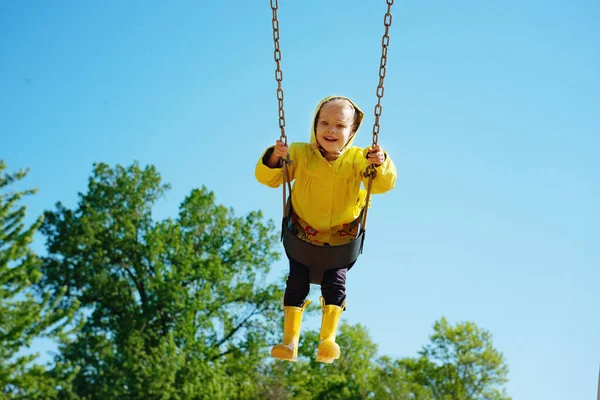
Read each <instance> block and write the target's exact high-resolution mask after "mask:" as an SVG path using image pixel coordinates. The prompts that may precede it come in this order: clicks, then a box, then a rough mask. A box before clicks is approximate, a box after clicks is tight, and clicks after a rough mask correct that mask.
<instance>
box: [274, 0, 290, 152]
mask: <svg viewBox="0 0 600 400" xmlns="http://www.w3.org/2000/svg"><path fill="white" fill-rule="evenodd" d="M278 3H279V2H278V0H271V10H273V20H272V25H273V43H274V45H275V50H274V52H273V56H274V58H275V64H276V65H277V69H276V70H275V79H276V80H277V103H278V108H279V128H280V129H281V135H280V136H279V140H282V141H283V142H284V143H285V144H286V145H287V136H286V135H285V111H284V110H283V88H282V87H281V81H283V71H282V70H281V48H280V45H279V20H278V19H277V8H278V7H279V4H278Z"/></svg>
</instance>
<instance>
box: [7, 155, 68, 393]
mask: <svg viewBox="0 0 600 400" xmlns="http://www.w3.org/2000/svg"><path fill="white" fill-rule="evenodd" d="M27 172H28V171H23V170H21V171H18V172H16V173H8V172H6V164H5V162H4V161H2V160H0V398H1V399H50V398H54V397H55V396H56V395H57V389H58V387H67V386H68V380H69V376H68V375H64V378H65V380H62V381H61V380H57V379H56V377H54V376H53V375H52V374H50V373H49V372H48V371H47V369H46V368H45V367H44V366H41V365H38V364H35V360H36V358H37V356H38V355H37V354H28V355H25V352H26V350H27V349H28V348H29V346H30V345H31V343H32V341H33V340H34V339H36V338H40V337H56V336H57V335H58V333H59V332H61V330H62V329H63V327H64V326H65V325H66V324H67V323H68V322H69V317H70V315H71V313H72V309H73V308H74V307H76V306H77V303H73V304H72V307H71V308H69V309H61V308H58V307H57V303H58V302H59V301H60V300H61V296H62V295H63V294H64V288H62V287H61V286H56V287H55V289H54V292H53V293H47V294H46V295H44V296H37V295H36V293H35V291H34V289H35V285H36V283H37V282H39V280H40V278H41V276H42V274H41V272H40V264H41V263H40V260H39V259H38V257H37V256H36V255H35V254H34V253H33V251H32V250H31V248H30V243H31V242H32V240H33V236H34V234H35V232H36V231H37V229H38V228H39V226H40V224H41V223H42V218H39V219H38V220H37V221H36V222H35V223H33V224H32V225H31V226H29V227H26V226H25V223H24V218H25V213H26V207H25V206H24V205H20V202H21V200H22V198H23V196H27V195H31V194H33V193H35V190H25V191H17V192H12V191H9V190H10V188H11V187H12V185H13V184H14V183H15V182H17V181H19V180H21V179H23V178H24V177H25V176H26V175H27ZM59 368H60V366H59V365H57V366H55V370H58V369H59Z"/></svg>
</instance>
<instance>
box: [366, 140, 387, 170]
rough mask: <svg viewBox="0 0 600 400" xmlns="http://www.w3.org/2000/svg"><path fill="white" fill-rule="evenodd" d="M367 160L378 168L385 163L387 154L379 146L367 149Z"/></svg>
mask: <svg viewBox="0 0 600 400" xmlns="http://www.w3.org/2000/svg"><path fill="white" fill-rule="evenodd" d="M367 160H369V163H370V164H373V165H375V166H377V167H379V166H380V165H381V164H383V162H384V161H385V153H384V152H383V150H381V147H380V146H379V145H378V144H377V145H375V146H373V147H369V148H368V149H367Z"/></svg>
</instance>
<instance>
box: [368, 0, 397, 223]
mask: <svg viewBox="0 0 600 400" xmlns="http://www.w3.org/2000/svg"><path fill="white" fill-rule="evenodd" d="M386 2H387V6H388V7H387V12H386V13H385V16H384V17H383V25H384V26H385V32H384V34H383V37H382V38H381V61H380V62H379V84H378V85H377V104H376V105H375V123H374V124H373V144H372V146H376V145H377V142H378V141H379V129H380V126H379V117H380V116H381V111H382V109H383V107H382V106H381V99H382V98H383V93H384V87H383V81H384V79H385V73H386V66H387V53H388V46H389V44H390V34H389V32H390V26H392V5H393V4H394V0H386ZM376 175H377V170H376V169H375V166H373V165H369V166H368V167H367V169H366V171H365V172H364V174H363V176H364V177H365V178H367V177H368V178H369V182H368V184H367V196H366V198H365V208H364V209H363V210H364V212H363V218H362V223H361V225H362V226H361V230H363V231H365V230H366V229H367V213H368V210H369V202H370V199H371V186H372V184H373V179H374V178H375V176H376Z"/></svg>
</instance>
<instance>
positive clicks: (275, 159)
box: [267, 140, 288, 168]
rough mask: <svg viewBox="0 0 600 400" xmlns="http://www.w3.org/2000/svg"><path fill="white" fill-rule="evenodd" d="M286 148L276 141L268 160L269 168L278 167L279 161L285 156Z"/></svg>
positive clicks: (280, 141) (282, 143) (279, 141)
mask: <svg viewBox="0 0 600 400" xmlns="http://www.w3.org/2000/svg"><path fill="white" fill-rule="evenodd" d="M287 153H288V146H287V145H286V144H285V143H284V142H283V141H282V140H278V141H277V142H276V143H275V149H274V150H273V153H271V156H270V157H269V160H268V163H267V164H268V167H269V168H277V167H278V166H279V160H280V159H282V158H284V157H285V156H287Z"/></svg>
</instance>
